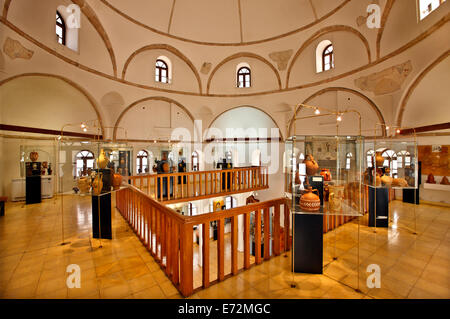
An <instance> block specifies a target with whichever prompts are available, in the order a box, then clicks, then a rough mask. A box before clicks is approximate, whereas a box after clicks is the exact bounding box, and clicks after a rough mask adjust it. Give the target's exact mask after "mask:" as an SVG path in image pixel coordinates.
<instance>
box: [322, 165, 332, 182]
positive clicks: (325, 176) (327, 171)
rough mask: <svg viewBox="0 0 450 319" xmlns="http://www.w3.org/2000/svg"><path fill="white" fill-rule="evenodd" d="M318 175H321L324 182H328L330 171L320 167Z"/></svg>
mask: <svg viewBox="0 0 450 319" xmlns="http://www.w3.org/2000/svg"><path fill="white" fill-rule="evenodd" d="M320 175H322V176H323V180H324V181H325V182H330V181H331V172H330V170H329V169H328V168H322V169H321V170H320Z"/></svg>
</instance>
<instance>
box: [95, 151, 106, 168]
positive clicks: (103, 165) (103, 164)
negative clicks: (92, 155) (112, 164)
mask: <svg viewBox="0 0 450 319" xmlns="http://www.w3.org/2000/svg"><path fill="white" fill-rule="evenodd" d="M108 163H109V158H108V157H107V156H106V154H105V151H104V150H103V149H101V150H100V156H99V157H98V159H97V165H98V168H101V169H105V168H106V167H107V166H108Z"/></svg>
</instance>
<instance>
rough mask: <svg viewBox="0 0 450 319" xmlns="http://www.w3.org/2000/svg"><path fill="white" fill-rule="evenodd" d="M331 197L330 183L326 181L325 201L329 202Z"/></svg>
mask: <svg viewBox="0 0 450 319" xmlns="http://www.w3.org/2000/svg"><path fill="white" fill-rule="evenodd" d="M329 198H330V186H329V185H328V183H324V184H323V200H324V201H325V202H328V200H329Z"/></svg>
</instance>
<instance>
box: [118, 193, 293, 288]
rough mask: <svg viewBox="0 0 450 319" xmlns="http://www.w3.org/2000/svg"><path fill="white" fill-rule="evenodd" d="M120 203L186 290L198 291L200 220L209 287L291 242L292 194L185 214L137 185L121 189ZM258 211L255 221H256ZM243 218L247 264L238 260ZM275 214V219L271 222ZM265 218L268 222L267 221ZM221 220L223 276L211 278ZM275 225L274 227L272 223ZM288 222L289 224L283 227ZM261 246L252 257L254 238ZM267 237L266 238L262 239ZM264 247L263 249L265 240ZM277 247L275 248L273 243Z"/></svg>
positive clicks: (205, 282)
mask: <svg viewBox="0 0 450 319" xmlns="http://www.w3.org/2000/svg"><path fill="white" fill-rule="evenodd" d="M116 194H117V195H116V207H117V208H118V210H119V211H120V213H121V214H122V216H123V217H124V218H125V219H126V220H127V221H128V223H129V224H130V226H131V228H132V229H133V230H134V231H135V233H136V235H137V236H138V237H139V239H140V240H141V241H142V244H143V245H144V246H145V247H146V248H147V249H148V250H149V252H150V253H151V254H152V256H153V257H154V258H155V260H156V261H157V262H158V263H159V265H160V266H161V268H162V269H163V270H164V272H165V273H166V275H167V276H168V278H169V279H170V280H171V281H172V283H173V284H174V285H175V286H176V287H177V289H178V290H179V291H180V293H181V294H182V295H183V296H185V297H187V296H189V295H191V294H192V293H193V292H194V259H193V257H194V243H193V229H194V226H197V225H202V229H203V231H202V240H203V245H202V265H203V266H202V284H201V287H200V288H199V289H201V288H207V287H209V286H210V285H211V284H214V283H216V282H220V281H222V280H224V279H226V278H228V277H229V276H233V275H236V274H237V273H238V272H239V271H242V270H246V269H249V268H250V267H251V266H252V265H254V264H261V263H262V262H263V261H264V260H269V259H270V258H271V257H272V256H277V255H280V254H281V253H282V252H283V251H287V250H289V248H290V238H289V233H290V232H289V228H290V216H289V215H290V211H289V205H288V203H287V202H286V199H284V198H279V199H274V200H270V201H266V202H259V203H254V204H249V205H247V206H243V207H237V208H233V209H229V210H224V211H220V212H214V213H207V214H203V215H197V216H182V215H180V214H178V213H176V212H175V211H174V210H172V209H170V208H168V207H166V206H164V205H163V204H161V203H159V202H157V201H155V200H154V199H152V198H151V197H149V196H148V195H147V194H145V193H144V192H142V191H141V190H139V189H137V188H136V187H133V186H130V185H129V186H128V187H126V188H124V189H122V190H120V191H118V192H117V193H116ZM251 215H252V219H253V221H254V222H253V223H252V225H251V224H250V216H251ZM239 216H242V217H241V218H242V219H243V228H244V229H243V235H242V233H241V236H243V238H241V239H243V243H244V249H243V267H239V265H238V240H239V232H238V218H239ZM226 219H231V270H230V274H228V275H226V274H225V239H224V227H225V220H226ZM270 220H272V222H271V223H270ZM262 221H263V225H264V226H262ZM211 222H217V234H218V235H217V264H216V265H215V267H217V268H216V269H217V280H213V281H211V279H210V273H211V269H210V256H211V249H210V243H211V241H210V223H211ZM271 226H272V227H271ZM282 226H283V227H282ZM251 233H253V238H254V243H255V249H254V255H255V257H254V263H253V264H252V263H251V257H250V244H251V243H250V241H251V237H252V236H251V235H250V234H251ZM262 238H263V239H262ZM262 244H264V251H263V252H261V245H262ZM270 247H272V249H270Z"/></svg>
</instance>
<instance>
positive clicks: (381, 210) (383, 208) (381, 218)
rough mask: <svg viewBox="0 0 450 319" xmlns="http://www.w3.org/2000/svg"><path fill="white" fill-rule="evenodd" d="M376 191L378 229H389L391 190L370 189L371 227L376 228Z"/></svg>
mask: <svg viewBox="0 0 450 319" xmlns="http://www.w3.org/2000/svg"><path fill="white" fill-rule="evenodd" d="M375 190H376V206H377V207H376V219H377V220H376V227H389V188H384V187H383V188H381V187H378V188H375V187H369V227H375Z"/></svg>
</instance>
